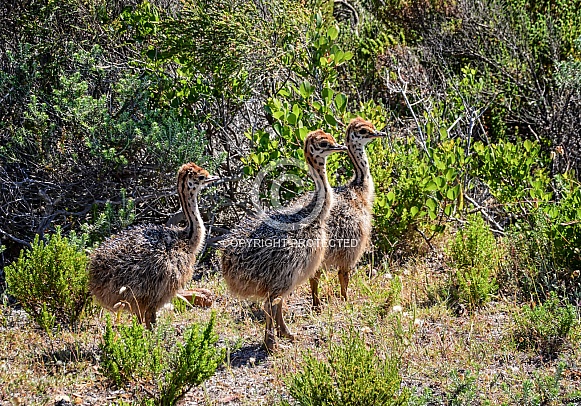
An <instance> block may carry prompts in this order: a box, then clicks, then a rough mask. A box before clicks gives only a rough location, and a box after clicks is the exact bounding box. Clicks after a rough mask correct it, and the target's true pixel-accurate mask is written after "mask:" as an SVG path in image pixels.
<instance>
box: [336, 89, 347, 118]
mask: <svg viewBox="0 0 581 406" xmlns="http://www.w3.org/2000/svg"><path fill="white" fill-rule="evenodd" d="M335 106H336V107H337V110H339V111H340V112H341V113H345V108H346V107H347V96H345V95H344V94H343V93H337V94H336V95H335Z"/></svg>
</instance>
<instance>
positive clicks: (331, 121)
mask: <svg viewBox="0 0 581 406" xmlns="http://www.w3.org/2000/svg"><path fill="white" fill-rule="evenodd" d="M325 121H326V122H327V123H328V124H329V125H331V126H333V127H335V126H337V120H335V117H333V116H332V115H331V114H325Z"/></svg>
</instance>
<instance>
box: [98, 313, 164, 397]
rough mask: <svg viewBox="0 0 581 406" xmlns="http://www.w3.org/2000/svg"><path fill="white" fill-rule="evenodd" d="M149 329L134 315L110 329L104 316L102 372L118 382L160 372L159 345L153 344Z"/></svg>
mask: <svg viewBox="0 0 581 406" xmlns="http://www.w3.org/2000/svg"><path fill="white" fill-rule="evenodd" d="M154 341H155V340H154V337H153V333H152V332H151V331H146V330H145V328H144V327H143V325H142V324H141V323H139V322H138V321H137V318H133V323H132V324H131V325H130V326H120V327H119V328H118V329H117V331H114V330H113V327H112V326H111V320H110V318H109V317H107V325H106V327H105V334H104V335H103V343H102V344H101V351H102V354H103V355H102V358H101V365H100V369H101V373H102V374H103V375H105V376H107V377H108V378H109V379H111V380H112V381H114V382H115V383H116V384H117V385H118V386H121V385H122V384H124V383H127V382H129V381H130V380H131V379H141V378H151V377H152V376H153V375H154V374H155V373H157V372H159V367H160V365H161V353H160V348H156V346H155V345H154Z"/></svg>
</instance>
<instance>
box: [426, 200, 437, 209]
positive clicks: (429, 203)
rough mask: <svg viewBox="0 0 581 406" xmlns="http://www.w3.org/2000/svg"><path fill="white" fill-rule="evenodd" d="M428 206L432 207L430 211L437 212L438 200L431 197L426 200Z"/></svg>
mask: <svg viewBox="0 0 581 406" xmlns="http://www.w3.org/2000/svg"><path fill="white" fill-rule="evenodd" d="M426 207H427V208H428V209H430V211H433V212H435V211H436V207H438V203H436V201H435V200H434V199H432V198H429V199H428V200H426Z"/></svg>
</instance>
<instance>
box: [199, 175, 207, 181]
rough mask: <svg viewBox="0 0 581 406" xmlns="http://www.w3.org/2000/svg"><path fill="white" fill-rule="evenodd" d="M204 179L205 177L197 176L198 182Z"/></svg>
mask: <svg viewBox="0 0 581 406" xmlns="http://www.w3.org/2000/svg"><path fill="white" fill-rule="evenodd" d="M204 179H206V177H205V176H203V175H200V176H198V180H204Z"/></svg>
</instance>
